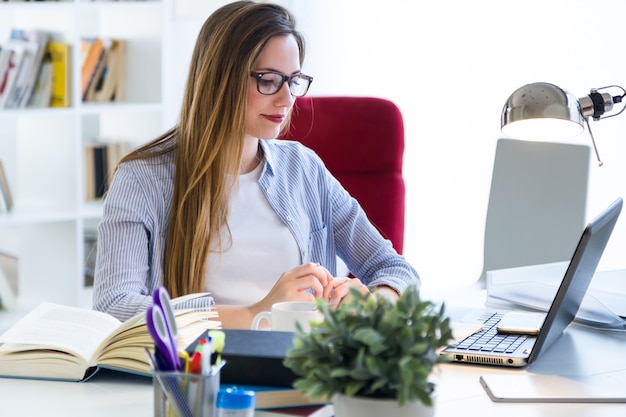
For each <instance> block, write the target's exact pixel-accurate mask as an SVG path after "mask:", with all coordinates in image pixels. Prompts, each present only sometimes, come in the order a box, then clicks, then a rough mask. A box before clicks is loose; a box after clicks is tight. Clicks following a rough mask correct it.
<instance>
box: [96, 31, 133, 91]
mask: <svg viewBox="0 0 626 417" xmlns="http://www.w3.org/2000/svg"><path fill="white" fill-rule="evenodd" d="M105 45H106V52H105V55H104V62H103V65H102V66H103V69H102V72H101V73H100V74H99V75H98V77H97V79H96V83H95V84H94V88H93V92H92V93H91V94H89V95H88V97H87V101H98V102H109V101H116V102H119V101H122V99H123V97H124V88H125V83H126V41H124V40H122V39H107V40H106V42H105Z"/></svg>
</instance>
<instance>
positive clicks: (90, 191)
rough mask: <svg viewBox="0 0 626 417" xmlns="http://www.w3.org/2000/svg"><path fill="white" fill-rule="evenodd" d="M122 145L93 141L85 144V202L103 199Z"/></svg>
mask: <svg viewBox="0 0 626 417" xmlns="http://www.w3.org/2000/svg"><path fill="white" fill-rule="evenodd" d="M122 147H123V144H122V143H120V142H107V141H102V140H94V141H92V142H89V143H86V144H85V200H86V201H94V200H99V199H101V198H103V197H104V194H105V193H106V192H107V190H108V189H109V185H110V183H111V180H112V179H113V173H114V172H115V168H116V166H117V163H118V162H119V160H120V157H121V154H122Z"/></svg>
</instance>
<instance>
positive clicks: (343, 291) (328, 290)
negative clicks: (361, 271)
mask: <svg viewBox="0 0 626 417" xmlns="http://www.w3.org/2000/svg"><path fill="white" fill-rule="evenodd" d="M350 288H356V289H358V290H359V292H360V293H361V294H369V293H370V290H369V288H367V286H366V285H365V284H363V283H362V282H361V280H360V279H358V278H349V277H337V278H333V279H332V281H330V282H329V283H328V285H326V286H325V287H324V294H323V297H324V300H325V301H328V302H329V303H330V304H340V303H342V302H343V301H344V300H347V299H348V298H349V297H350Z"/></svg>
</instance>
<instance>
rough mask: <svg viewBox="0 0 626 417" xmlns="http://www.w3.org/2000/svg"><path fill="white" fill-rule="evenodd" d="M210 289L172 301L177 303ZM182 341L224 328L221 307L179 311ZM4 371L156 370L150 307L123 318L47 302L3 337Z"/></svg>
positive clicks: (59, 374) (57, 374)
mask: <svg viewBox="0 0 626 417" xmlns="http://www.w3.org/2000/svg"><path fill="white" fill-rule="evenodd" d="M207 296H209V294H208V293H201V294H191V295H188V296H183V297H178V298H175V299H173V300H172V304H173V305H174V306H176V305H178V304H180V303H183V302H185V301H187V300H190V299H192V298H198V297H207ZM174 312H175V315H176V324H177V325H178V345H179V347H180V348H184V347H185V346H187V344H188V343H190V341H191V340H194V339H196V338H197V337H198V335H200V334H202V333H204V332H206V331H207V330H208V329H216V328H220V327H221V323H220V322H219V321H218V320H217V319H216V318H217V312H215V311H202V310H181V309H178V310H177V309H175V310H174ZM0 343H2V345H0V376H2V377H12V378H26V379H49V380H68V381H87V380H88V379H89V378H91V377H92V376H93V375H94V374H96V373H97V372H98V370H100V369H112V370H116V371H121V372H129V373H134V374H138V375H145V376H150V375H151V367H150V363H149V360H148V356H147V354H146V349H149V350H152V349H154V342H153V340H152V337H151V336H150V334H149V333H148V329H147V326H146V320H145V312H144V313H139V314H137V315H136V316H135V317H133V318H131V319H129V320H127V321H125V322H121V321H119V320H117V319H116V318H114V317H113V316H111V315H109V314H106V313H103V312H100V311H95V310H90V309H85V308H79V307H71V306H65V305H60V304H55V303H49V302H43V303H41V304H40V305H39V306H38V307H36V308H35V309H34V310H32V311H31V312H30V313H28V314H27V315H26V316H24V317H23V318H22V319H21V320H19V321H18V322H17V323H15V324H14V325H13V326H12V327H10V328H9V329H8V330H7V331H6V332H4V334H2V335H1V336H0Z"/></svg>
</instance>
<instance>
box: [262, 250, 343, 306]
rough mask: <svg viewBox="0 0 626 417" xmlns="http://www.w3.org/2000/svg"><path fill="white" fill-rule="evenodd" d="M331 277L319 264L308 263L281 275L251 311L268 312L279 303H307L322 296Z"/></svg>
mask: <svg viewBox="0 0 626 417" xmlns="http://www.w3.org/2000/svg"><path fill="white" fill-rule="evenodd" d="M332 281H333V277H332V275H331V274H330V272H328V270H326V268H324V267H323V266H320V265H319V264H316V263H313V262H309V263H306V264H303V265H300V266H297V267H295V268H293V269H291V270H289V271H287V272H285V273H283V274H282V275H281V276H280V278H279V279H278V281H276V283H275V284H274V286H273V287H272V289H271V290H270V292H269V293H267V295H266V296H265V298H263V299H262V300H261V301H259V302H258V303H257V304H255V305H253V306H251V307H252V309H253V310H255V311H257V312H260V311H270V310H271V308H272V305H273V304H275V303H279V302H281V301H309V302H314V301H315V299H316V298H319V297H322V296H323V295H324V292H325V289H326V288H327V287H328V286H329V285H331V284H330V283H332Z"/></svg>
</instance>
